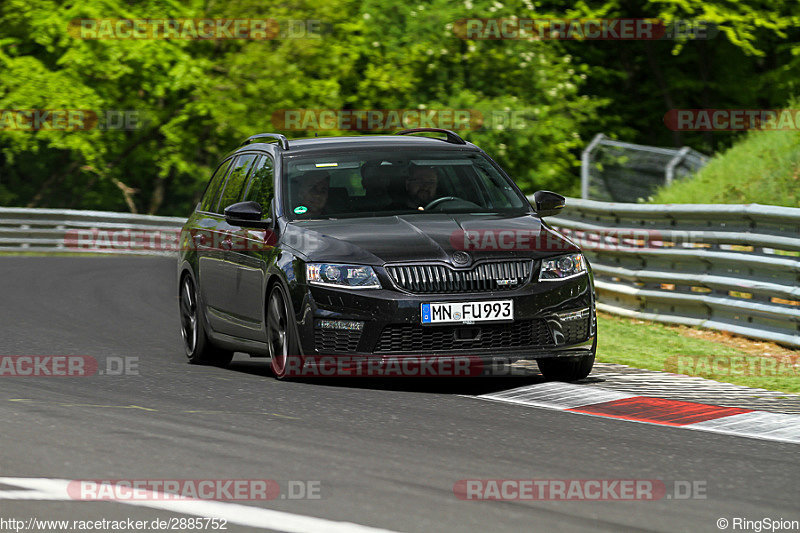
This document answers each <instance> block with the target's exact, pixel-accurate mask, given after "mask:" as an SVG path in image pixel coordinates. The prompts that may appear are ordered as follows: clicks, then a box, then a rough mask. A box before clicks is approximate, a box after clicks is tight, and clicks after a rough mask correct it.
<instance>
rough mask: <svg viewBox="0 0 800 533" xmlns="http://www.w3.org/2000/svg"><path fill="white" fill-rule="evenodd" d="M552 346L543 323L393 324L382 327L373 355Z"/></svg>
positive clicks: (521, 321) (529, 321) (548, 332)
mask: <svg viewBox="0 0 800 533" xmlns="http://www.w3.org/2000/svg"><path fill="white" fill-rule="evenodd" d="M465 331H468V333H470V334H474V333H477V335H474V337H475V338H472V339H471V340H460V339H458V338H457V335H458V334H459V333H463V332H465ZM553 344H554V342H553V339H552V337H551V336H550V330H549V328H548V327H547V324H546V323H545V321H544V320H520V321H518V322H513V323H510V324H485V325H482V326H478V325H474V326H422V325H419V324H403V325H401V324H393V325H389V326H386V327H385V328H383V331H382V332H381V336H380V338H379V339H378V344H377V346H376V347H375V353H392V352H396V353H402V352H423V353H425V352H439V351H458V350H478V349H491V350H495V349H498V348H535V347H537V346H552V345H553Z"/></svg>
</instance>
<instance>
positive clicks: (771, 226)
mask: <svg viewBox="0 0 800 533" xmlns="http://www.w3.org/2000/svg"><path fill="white" fill-rule="evenodd" d="M548 221H550V223H551V224H552V225H553V226H555V227H556V228H558V229H559V230H560V231H561V232H563V233H564V234H565V235H567V236H568V237H570V238H571V239H573V240H574V241H575V242H576V244H578V245H579V246H581V248H582V249H583V250H584V252H585V253H586V256H587V257H588V258H589V260H590V262H591V263H592V266H593V268H594V272H595V286H596V288H597V293H598V299H599V302H598V308H599V309H601V310H603V311H607V312H610V313H614V314H618V315H624V316H631V317H639V318H644V319H650V320H656V321H662V322H671V323H678V324H686V325H692V326H702V327H706V328H712V329H717V330H723V331H730V332H733V333H737V334H741V335H745V336H748V337H753V338H757V339H765V340H771V341H776V342H779V343H782V344H787V345H791V346H800V209H795V208H787V207H775V206H762V205H699V204H698V205H695V204H691V205H690V204H687V205H678V204H675V205H651V204H622V203H607V202H597V201H593V200H583V199H577V198H569V199H567V207H566V209H565V210H564V213H563V215H562V216H558V217H551V218H548ZM184 222H185V219H183V218H179V217H154V216H147V215H131V214H124V213H110V212H101V211H75V210H64V209H24V208H0V251H6V252H8V251H12V252H42V253H65V252H66V253H111V254H118V253H128V254H142V255H152V254H174V253H176V252H177V250H178V232H179V230H180V228H181V226H182V225H183V224H184Z"/></svg>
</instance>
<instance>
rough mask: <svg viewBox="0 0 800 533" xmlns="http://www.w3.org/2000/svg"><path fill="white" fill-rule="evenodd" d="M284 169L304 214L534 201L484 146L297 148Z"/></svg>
mask: <svg viewBox="0 0 800 533" xmlns="http://www.w3.org/2000/svg"><path fill="white" fill-rule="evenodd" d="M284 176H285V179H287V180H288V184H287V185H288V187H287V188H286V189H285V190H287V191H288V195H287V197H286V200H285V201H286V211H287V212H288V213H289V216H290V217H291V218H297V219H310V218H314V219H319V218H344V217H359V216H392V215H400V214H410V213H416V214H425V213H499V212H509V211H514V212H524V211H527V210H528V209H529V204H528V202H527V200H526V199H525V197H523V196H522V195H521V194H520V193H518V192H517V190H516V189H515V188H514V187H513V186H512V184H511V183H510V182H509V180H508V179H507V178H505V177H504V176H503V175H502V174H501V173H500V172H499V171H498V170H497V169H496V168H495V167H494V166H493V165H492V163H491V162H490V161H489V159H488V158H486V157H485V156H484V155H483V154H481V153H479V152H455V151H445V150H442V151H424V152H423V151H419V150H416V151H410V150H395V151H370V152H360V153H359V152H349V153H346V154H319V155H308V156H295V157H292V158H289V159H288V161H287V165H286V172H285V174H284Z"/></svg>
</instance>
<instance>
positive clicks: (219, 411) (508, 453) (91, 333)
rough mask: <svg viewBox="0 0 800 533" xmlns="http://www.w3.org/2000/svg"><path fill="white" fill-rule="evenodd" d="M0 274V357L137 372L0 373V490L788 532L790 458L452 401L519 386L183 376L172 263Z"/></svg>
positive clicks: (466, 518)
mask: <svg viewBox="0 0 800 533" xmlns="http://www.w3.org/2000/svg"><path fill="white" fill-rule="evenodd" d="M0 271H2V280H3V281H2V291H1V292H0V294H2V298H3V305H2V306H1V307H0V324H2V326H1V327H0V355H89V356H93V357H95V358H97V359H98V360H99V361H101V363H102V361H104V360H105V359H106V358H107V357H138V358H139V360H138V372H139V375H126V376H108V375H95V376H92V377H88V378H21V377H20V378H16V377H15V378H9V377H5V378H0V477H31V478H61V479H95V478H101V479H109V478H110V479H114V478H116V479H121V478H126V479H148V478H158V479H165V478H167V479H249V478H267V479H274V480H277V481H279V483H281V485H282V486H283V485H284V484H285V483H286V482H287V481H288V480H319V481H320V482H321V487H322V498H321V499H319V500H298V501H288V500H273V501H268V502H244V504H245V505H249V506H253V507H263V508H268V509H275V510H282V511H287V512H291V513H294V514H298V515H304V516H313V517H321V518H325V519H328V520H336V521H348V522H354V523H357V524H363V525H367V526H372V527H380V528H387V529H391V530H397V531H409V532H412V531H413V532H428V531H456V530H458V531H480V532H483V531H584V530H586V531H588V530H600V531H620V530H624V531H669V532H675V531H718V528H717V525H716V523H717V519H718V518H721V517H724V518H727V519H729V520H730V519H732V518H733V517H744V518H747V519H750V520H760V519H762V518H764V517H770V518H773V519H777V518H784V519H792V520H798V519H800V505H798V501H800V484H798V482H797V480H798V479H800V462H798V461H797V457H798V455H797V453H798V447H797V445H794V444H783V443H778V442H769V441H759V440H754V439H747V438H739V437H732V436H725V435H715V434H709V433H697V432H691V431H681V430H676V429H675V428H670V427H658V426H652V425H644V424H637V423H631V422H626V421H622V420H613V419H602V418H593V417H587V416H580V415H574V414H570V413H564V412H555V411H548V410H542V409H536V408H523V407H520V406H515V405H506V404H499V403H491V402H481V401H477V400H475V399H472V398H469V397H464V396H463V395H467V396H471V395H478V394H484V393H487V392H492V391H499V390H503V389H509V388H513V387H518V386H521V385H526V384H530V383H535V382H536V381H541V378H538V377H532V378H530V377H529V378H524V379H523V378H506V379H484V380H477V381H476V380H460V379H459V380H456V379H453V380H395V381H388V382H387V381H353V380H350V381H331V380H328V381H326V382H323V383H304V382H300V383H298V382H294V383H284V382H278V381H276V380H274V379H273V378H272V376H271V375H270V373H269V370H268V366H267V363H266V362H265V361H266V360H264V359H253V360H250V359H248V358H246V357H245V356H243V355H237V357H236V359H235V360H234V363H233V364H232V365H231V367H230V368H228V369H218V368H209V367H197V366H190V365H188V364H187V363H186V362H185V359H184V356H183V353H182V349H181V344H180V340H179V336H178V313H177V301H176V297H175V295H176V293H177V288H176V281H175V262H174V260H172V259H168V258H143V257H131V258H97V257H92V258H75V257H62V258H55V257H53V258H45V257H2V258H0ZM21 400H24V401H21ZM472 478H477V479H489V478H491V479H501V478H510V479H530V478H536V479H660V480H664V481H665V482H666V484H667V486H668V487H670V486H671V483H672V482H673V481H674V480H690V481H700V482H705V484H706V487H707V499H691V500H676V499H671V500H670V499H662V500H658V501H649V502H547V501H540V502H491V501H485V502H470V501H460V500H459V499H457V498H456V497H455V496H454V494H453V484H454V483H455V482H456V481H458V480H461V479H472ZM7 488H8V487H4V486H2V485H0V490H4V489H7ZM170 516H182V515H176V514H173V513H170V512H168V511H160V510H153V509H146V508H141V507H131V506H126V505H121V504H119V503H110V502H102V503H87V502H68V501H67V502H64V501H60V502H59V501H53V502H47V501H19V500H0V518H9V517H17V518H21V519H22V518H27V517H38V518H43V519H55V518H75V519H102V518H106V519H114V518H124V517H134V518H137V519H142V520H145V519H148V520H149V519H152V518H155V517H161V518H166V517H170ZM247 529H248V528H245V527H239V526H236V525H230V526H229V530H232V531H241V530H247Z"/></svg>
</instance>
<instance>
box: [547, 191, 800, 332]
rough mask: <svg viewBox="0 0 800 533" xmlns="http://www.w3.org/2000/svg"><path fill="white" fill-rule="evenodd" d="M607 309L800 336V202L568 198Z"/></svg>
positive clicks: (564, 226)
mask: <svg viewBox="0 0 800 533" xmlns="http://www.w3.org/2000/svg"><path fill="white" fill-rule="evenodd" d="M548 221H549V222H550V223H551V224H552V225H553V226H555V227H556V228H557V229H559V231H561V232H562V233H564V234H565V235H566V236H568V237H570V238H571V239H572V240H574V241H575V243H576V244H578V245H579V246H580V247H581V248H582V249H583V250H584V252H585V254H586V256H587V258H588V259H589V261H590V262H591V264H592V267H593V269H594V272H595V287H596V289H597V293H598V309H601V310H603V311H607V312H610V313H614V314H618V315H625V316H631V317H638V318H644V319H649V320H657V321H662V322H671V323H677V324H686V325H692V326H701V327H705V328H712V329H717V330H722V331H729V332H732V333H736V334H740V335H745V336H748V337H753V338H756V339H764V340H770V341H776V342H779V343H781V344H786V345H791V346H800V209H797V208H788V207H776V206H764V205H757V204H750V205H702V204H681V205H679V204H666V205H654V204H625V203H609V202H597V201H593V200H584V199H577V198H569V199H568V200H567V207H566V208H565V210H564V213H563V215H562V216H559V217H552V218H549V219H548Z"/></svg>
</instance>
